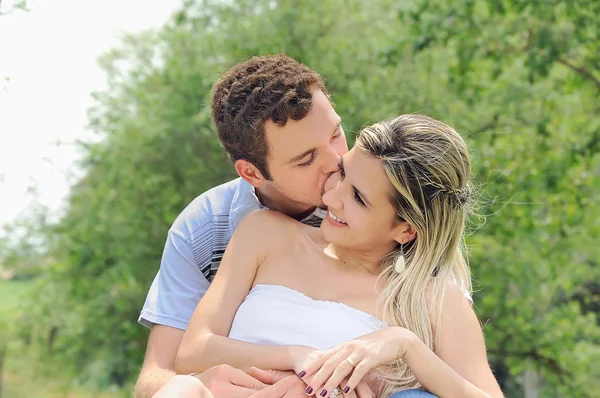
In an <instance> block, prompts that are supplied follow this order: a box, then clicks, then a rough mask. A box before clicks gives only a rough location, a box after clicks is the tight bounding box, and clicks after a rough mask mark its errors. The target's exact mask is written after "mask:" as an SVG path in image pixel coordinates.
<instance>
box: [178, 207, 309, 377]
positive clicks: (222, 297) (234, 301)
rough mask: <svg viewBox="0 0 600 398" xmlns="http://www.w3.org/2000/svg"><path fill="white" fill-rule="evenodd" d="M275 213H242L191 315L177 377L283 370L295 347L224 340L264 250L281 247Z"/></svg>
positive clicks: (280, 225) (282, 237)
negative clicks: (223, 370) (223, 367)
mask: <svg viewBox="0 0 600 398" xmlns="http://www.w3.org/2000/svg"><path fill="white" fill-rule="evenodd" d="M279 217H283V216H281V215H279V214H273V213H272V212H270V211H264V210H260V211H255V212H252V213H251V214H248V215H247V216H246V217H244V219H243V220H242V222H241V223H240V225H239V226H238V228H237V230H236V231H235V233H234V236H233V237H232V239H231V241H230V242H229V245H228V246H227V250H226V251H225V255H224V256H223V260H222V261H221V265H220V267H219V271H218V272H217V275H216V276H215V278H214V280H213V282H212V284H211V286H210V288H209V289H208V291H207V292H206V294H205V295H204V297H203V298H202V300H200V303H199V304H198V307H197V308H196V310H195V311H194V314H193V315H192V318H191V320H190V323H189V325H188V329H187V331H186V332H185V335H184V337H183V341H182V343H181V346H180V347H179V351H178V353H177V360H176V363H175V371H176V372H177V373H191V372H202V371H205V370H206V369H208V368H210V367H212V366H215V365H220V364H228V365H231V366H233V367H236V368H240V369H244V368H248V367H250V366H256V367H258V368H262V369H276V370H288V369H291V368H292V367H293V361H292V360H291V356H292V355H293V353H294V350H296V349H297V350H301V348H298V347H278V346H264V345H258V344H250V343H245V342H242V341H238V340H234V339H230V338H228V337H227V336H228V335H229V330H230V329H231V324H232V323H233V318H234V317H235V314H236V312H237V310H238V308H239V306H240V305H241V303H242V302H243V300H244V298H245V297H246V295H247V294H248V292H249V291H250V289H251V287H252V284H253V282H254V278H255V276H256V272H257V270H258V267H259V266H260V265H261V264H262V262H264V260H265V258H266V256H267V254H268V253H269V251H270V248H271V249H272V248H273V247H276V248H281V247H282V246H283V245H285V244H289V242H287V243H286V241H285V236H286V234H285V232H284V229H285V228H286V227H289V226H288V225H285V224H284V223H283V222H282V220H281V219H280V218H279Z"/></svg>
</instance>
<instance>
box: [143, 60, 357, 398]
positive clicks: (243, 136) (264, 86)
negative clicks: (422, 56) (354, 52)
mask: <svg viewBox="0 0 600 398" xmlns="http://www.w3.org/2000/svg"><path fill="white" fill-rule="evenodd" d="M211 108H212V116H213V120H214V122H215V124H216V127H217V132H218V135H219V139H220V140H221V142H222V144H223V146H224V147H225V149H226V151H227V152H228V154H229V157H230V158H231V160H232V161H233V162H234V164H235V169H236V171H237V173H238V175H239V176H240V178H238V179H236V180H233V181H230V182H228V183H226V184H223V185H221V186H218V187H216V188H213V189H211V190H209V191H207V192H205V193H204V194H202V195H200V196H199V197H198V198H196V199H195V200H194V201H193V202H192V203H191V204H190V205H189V206H188V207H187V208H186V209H184V210H183V212H182V213H181V214H180V215H179V217H178V218H177V219H176V220H175V222H174V223H173V226H172V227H171V229H170V230H169V233H168V237H167V242H166V244H165V248H164V251H163V257H162V261H161V266H160V270H159V272H158V274H157V275H156V278H155V279H154V282H153V283H152V287H151V288H150V291H149V293H148V296H147V298H146V302H145V304H144V307H143V309H142V312H141V314H140V318H139V322H140V323H141V324H143V325H145V326H147V327H150V328H151V331H150V336H149V339H148V347H147V350H146V357H145V360H144V365H143V366H142V370H141V373H140V376H139V379H138V382H137V385H136V397H138V398H141V397H150V396H152V395H153V394H155V393H156V392H157V391H158V390H159V389H160V388H161V387H162V386H163V385H164V384H165V383H166V382H167V381H168V380H169V379H170V378H171V377H172V376H174V375H175V373H174V371H173V368H174V363H175V359H176V356H177V350H178V348H179V345H180V343H181V340H182V338H183V334H184V332H185V329H186V328H187V325H188V322H189V320H190V318H191V315H192V313H193V311H194V309H195V308H196V305H197V304H198V302H199V301H200V299H201V298H202V296H203V295H204V293H205V292H206V290H207V289H208V287H209V285H210V281H211V280H212V278H213V276H214V275H215V273H216V271H217V269H218V267H219V264H220V261H221V258H222V256H223V253H224V251H225V248H226V247H227V243H228V242H229V239H230V238H231V236H232V233H233V231H234V230H235V228H236V226H237V225H238V224H239V222H240V220H241V219H242V218H243V217H244V216H245V215H246V214H248V213H249V212H250V211H252V210H254V209H258V208H265V207H266V208H270V209H272V210H277V211H280V212H282V213H284V214H287V215H288V216H290V217H294V218H296V219H298V220H302V221H303V222H305V223H307V224H310V225H315V226H318V225H319V224H320V222H321V220H322V218H323V215H324V212H323V210H322V209H320V207H321V206H322V201H321V197H322V195H323V191H324V184H325V181H326V180H327V178H328V177H329V176H330V175H331V174H332V173H334V172H336V171H337V170H338V163H339V156H341V155H343V154H344V153H346V152H347V151H348V146H347V143H346V138H345V135H344V131H343V129H342V127H341V119H340V117H339V116H338V115H337V113H336V112H335V110H334V109H333V107H332V105H331V102H330V100H329V97H328V94H327V90H326V89H325V85H324V83H323V80H322V78H321V77H320V76H319V75H318V74H317V73H316V72H314V71H312V70H311V69H309V68H308V67H306V66H304V65H302V64H300V63H298V62H297V61H295V60H293V59H291V58H289V57H287V56H284V55H276V56H266V57H254V58H252V59H250V60H248V61H246V62H243V63H241V64H238V65H236V66H235V67H233V68H232V69H230V70H229V71H228V72H227V73H225V75H224V76H222V78H221V79H220V80H219V81H217V83H216V84H215V86H214V88H213V92H212V102H211ZM186 377H188V376H186ZM292 377H295V376H293V375H292ZM203 382H204V384H205V385H206V384H207V382H206V380H203ZM209 389H210V388H209ZM217 398H218V397H217Z"/></svg>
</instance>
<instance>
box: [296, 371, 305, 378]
mask: <svg viewBox="0 0 600 398" xmlns="http://www.w3.org/2000/svg"><path fill="white" fill-rule="evenodd" d="M305 374H306V372H305V371H304V370H303V371H302V372H300V373H298V377H304V375H305Z"/></svg>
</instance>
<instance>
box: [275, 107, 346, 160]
mask: <svg viewBox="0 0 600 398" xmlns="http://www.w3.org/2000/svg"><path fill="white" fill-rule="evenodd" d="M340 126H341V118H340V117H339V116H337V115H336V119H333V120H332V121H331V122H328V123H327V122H325V123H323V122H321V123H320V124H319V125H316V124H311V123H298V122H296V123H294V122H291V123H290V122H288V123H286V126H278V125H276V124H275V123H272V122H271V124H269V125H267V124H265V136H266V141H267V145H268V146H269V156H270V157H272V158H276V159H278V160H282V161H285V162H286V163H287V162H293V161H297V160H300V158H301V157H303V156H308V155H309V154H310V153H311V152H314V151H315V150H317V149H318V148H319V147H320V146H322V145H323V143H328V142H329V140H330V138H331V137H332V136H333V135H334V134H335V132H336V131H337V130H338V129H339V128H340ZM286 127H287V128H286Z"/></svg>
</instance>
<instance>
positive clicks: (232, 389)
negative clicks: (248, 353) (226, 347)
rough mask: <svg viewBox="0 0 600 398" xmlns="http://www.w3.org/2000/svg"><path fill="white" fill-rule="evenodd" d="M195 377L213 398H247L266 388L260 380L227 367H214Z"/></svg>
mask: <svg viewBox="0 0 600 398" xmlns="http://www.w3.org/2000/svg"><path fill="white" fill-rule="evenodd" d="M196 377H197V378H198V379H199V380H200V381H201V382H202V383H203V384H204V386H206V388H207V389H208V390H209V391H210V392H211V394H212V395H213V396H214V398H248V397H250V396H252V394H254V393H256V392H257V391H260V390H263V389H265V388H266V387H267V385H265V384H264V383H263V382H261V381H260V380H258V379H256V378H254V377H252V376H250V375H248V374H247V373H245V372H243V371H242V370H239V369H235V368H233V367H231V366H229V365H219V366H214V367H212V368H210V369H208V370H207V371H205V372H203V373H201V374H199V375H198V376H196Z"/></svg>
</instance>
